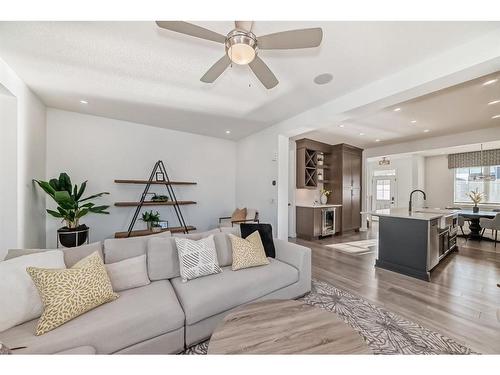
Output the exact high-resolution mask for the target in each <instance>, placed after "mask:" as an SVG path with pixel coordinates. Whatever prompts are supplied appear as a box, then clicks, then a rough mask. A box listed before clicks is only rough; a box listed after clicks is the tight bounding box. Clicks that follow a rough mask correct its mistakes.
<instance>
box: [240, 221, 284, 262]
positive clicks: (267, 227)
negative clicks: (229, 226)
mask: <svg viewBox="0 0 500 375" xmlns="http://www.w3.org/2000/svg"><path fill="white" fill-rule="evenodd" d="M240 230H241V237H243V238H247V237H248V236H249V235H251V234H252V233H253V232H255V231H256V230H257V231H259V235H260V238H261V240H262V244H263V245H264V249H265V250H266V255H267V256H268V257H271V258H276V249H275V248H274V241H273V227H272V226H271V224H247V223H243V224H241V225H240Z"/></svg>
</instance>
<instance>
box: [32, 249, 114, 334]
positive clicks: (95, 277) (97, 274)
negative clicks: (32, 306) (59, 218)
mask: <svg viewBox="0 0 500 375" xmlns="http://www.w3.org/2000/svg"><path fill="white" fill-rule="evenodd" d="M26 272H28V274H29V275H30V276H31V279H32V280H33V282H34V283H35V285H36V288H37V289H38V292H39V293H40V297H41V298H42V302H43V313H42V316H41V317H40V319H39V320H38V325H37V327H36V333H35V334H36V335H37V336H39V335H43V334H44V333H46V332H48V331H51V330H53V329H55V328H57V327H59V326H60V325H62V324H64V323H66V322H68V321H70V320H72V319H74V318H76V317H77V316H80V315H82V314H84V313H86V312H87V311H90V310H92V309H94V308H96V307H98V306H100V305H102V304H103V303H107V302H111V301H114V300H115V299H116V298H118V294H116V293H114V292H113V287H112V286H111V281H110V280H109V276H108V274H107V272H106V268H105V267H104V263H103V261H102V259H101V257H100V255H99V254H98V253H97V251H96V252H95V253H93V254H91V255H89V256H88V257H86V258H83V259H82V260H81V261H79V262H78V263H77V264H75V265H74V266H73V267H71V268H67V269H66V268H64V269H46V268H38V267H28V268H26Z"/></svg>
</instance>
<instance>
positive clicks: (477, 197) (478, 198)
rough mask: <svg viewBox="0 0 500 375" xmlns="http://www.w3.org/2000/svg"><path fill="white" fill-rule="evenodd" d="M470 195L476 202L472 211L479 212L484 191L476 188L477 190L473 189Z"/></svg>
mask: <svg viewBox="0 0 500 375" xmlns="http://www.w3.org/2000/svg"><path fill="white" fill-rule="evenodd" d="M469 197H470V199H471V201H472V202H474V207H472V211H473V212H479V207H478V206H477V205H478V204H479V203H481V201H482V200H483V199H484V193H483V192H479V191H478V189H476V190H475V191H474V190H471V192H470V193H469Z"/></svg>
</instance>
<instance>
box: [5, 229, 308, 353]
mask: <svg viewBox="0 0 500 375" xmlns="http://www.w3.org/2000/svg"><path fill="white" fill-rule="evenodd" d="M211 233H214V239H215V243H216V248H217V256H218V260H219V264H220V266H221V268H222V269H223V272H222V273H219V274H215V275H209V276H205V277H201V278H198V279H194V280H190V281H188V282H186V283H183V282H182V281H181V278H180V277H179V261H178V257H177V249H176V246H175V239H174V238H173V237H171V235H170V234H169V233H162V234H161V235H156V236H148V237H137V238H129V239H109V240H105V241H104V244H103V253H104V260H105V263H114V262H118V261H120V260H123V259H127V258H130V257H135V256H138V255H141V254H147V268H148V276H149V279H150V280H151V283H150V284H148V285H145V286H142V287H138V288H133V289H128V290H124V291H121V292H119V294H120V298H118V299H117V300H115V301H113V302H110V303H107V304H104V305H102V306H99V307H97V308H96V309H94V310H91V311H89V312H87V313H85V314H83V315H81V316H79V317H77V318H76V319H73V320H71V321H69V322H67V323H66V324H64V325H62V326H60V327H58V328H56V329H54V330H53V331H50V332H48V333H46V334H44V335H42V336H35V335H34V332H35V326H36V323H37V320H36V319H35V320H32V321H30V322H26V323H23V324H20V325H18V326H16V327H13V328H10V329H9V330H7V331H4V332H0V342H3V343H5V344H6V345H7V346H9V347H11V348H12V347H19V346H25V347H26V348H25V349H20V350H17V351H16V353H19V354H23V353H24V354H51V353H61V354H63V353H68V354H75V353H83V354H91V353H94V352H95V353H97V354H111V353H117V354H129V353H130V354H169V353H178V352H181V351H182V350H183V349H184V348H186V347H189V346H191V345H194V344H196V343H198V342H201V341H204V340H206V339H208V338H209V337H210V335H211V334H212V332H213V331H214V329H215V327H216V326H217V324H218V323H219V322H220V321H221V320H222V318H223V317H224V316H225V315H226V314H227V313H228V312H230V311H231V310H233V309H235V308H237V307H238V306H240V305H242V304H246V303H249V302H253V301H258V300H264V299H293V298H297V297H300V296H302V295H304V294H306V293H308V292H309V291H310V289H311V250H310V249H309V248H306V247H303V246H299V245H296V244H292V243H289V242H287V241H282V240H278V239H275V240H274V245H275V248H276V258H275V259H271V262H270V264H269V265H266V266H260V267H253V268H248V269H243V270H239V271H232V270H231V263H232V249H231V243H230V240H229V237H228V235H227V233H222V232H220V231H219V230H216V231H211ZM206 235H207V233H200V234H193V235H189V236H190V237H191V238H193V239H197V238H202V237H203V236H206ZM101 246H102V245H101V244H92V245H87V246H82V247H81V248H82V249H78V248H76V249H65V252H68V253H69V252H72V253H71V256H69V255H68V256H66V254H65V259H67V258H68V257H70V258H72V261H73V260H75V259H78V258H79V257H84V256H86V255H87V254H89V253H91V252H93V251H95V250H96V247H97V248H99V249H100V247H101ZM78 252H79V253H81V254H80V256H78ZM19 255H22V251H21V252H19V253H17V254H12V253H11V254H10V256H19ZM66 263H68V262H66ZM67 265H68V264H67ZM68 266H69V265H68Z"/></svg>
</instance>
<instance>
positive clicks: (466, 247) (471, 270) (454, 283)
mask: <svg viewBox="0 0 500 375" xmlns="http://www.w3.org/2000/svg"><path fill="white" fill-rule="evenodd" d="M376 237H377V223H374V225H373V227H372V228H371V229H370V230H369V231H367V232H359V233H354V232H352V233H348V234H343V235H340V236H335V237H330V238H325V239H322V240H319V241H314V242H310V241H305V240H300V239H291V240H290V241H292V242H296V243H298V244H301V245H304V246H307V247H310V248H311V249H312V273H313V278H315V279H319V280H324V281H327V282H330V283H332V284H333V285H335V286H337V287H339V288H342V289H345V290H347V291H350V292H351V293H354V294H357V295H359V296H362V297H364V298H366V299H367V300H369V301H371V302H372V303H374V304H376V305H379V306H384V307H385V308H387V309H388V310H390V311H393V312H396V313H398V314H400V315H402V316H404V317H406V318H408V319H410V320H413V321H415V322H417V323H420V324H421V325H423V326H425V327H427V328H429V329H433V330H435V331H437V332H440V333H442V334H444V335H447V336H449V337H450V338H453V339H455V340H456V341H457V342H460V343H463V344H464V345H467V346H468V347H469V348H471V349H472V350H474V351H477V352H480V353H488V354H500V288H498V287H497V286H496V284H497V283H499V282H500V243H499V244H497V246H496V247H495V246H494V243H493V242H487V241H480V242H478V241H471V240H469V241H466V240H465V239H464V238H459V241H458V245H459V251H458V252H454V253H452V254H450V255H449V256H448V257H447V258H446V259H445V260H443V262H441V264H439V265H438V266H437V267H436V268H435V269H434V270H433V271H432V273H431V281H430V282H426V281H422V280H418V279H414V278H412V277H408V276H404V275H400V274H398V273H394V272H391V271H387V270H382V269H378V268H377V269H376V268H375V267H374V264H375V259H376V252H374V253H370V254H365V255H351V254H346V253H342V252H339V251H337V250H335V249H331V248H328V247H326V246H325V245H327V244H332V243H340V242H350V241H359V240H363V239H371V238H376Z"/></svg>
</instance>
